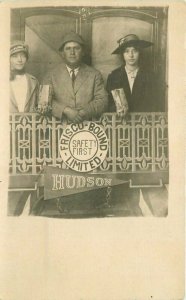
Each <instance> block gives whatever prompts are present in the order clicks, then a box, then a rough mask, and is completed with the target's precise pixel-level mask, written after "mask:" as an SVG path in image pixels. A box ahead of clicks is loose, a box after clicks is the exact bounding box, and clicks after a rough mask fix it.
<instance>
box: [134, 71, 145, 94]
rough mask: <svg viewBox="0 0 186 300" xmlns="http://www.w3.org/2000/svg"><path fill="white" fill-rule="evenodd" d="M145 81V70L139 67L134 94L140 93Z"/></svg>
mask: <svg viewBox="0 0 186 300" xmlns="http://www.w3.org/2000/svg"><path fill="white" fill-rule="evenodd" d="M143 83H144V75H143V71H142V70H140V69H139V71H138V73H137V76H136V78H135V81H134V85H133V89H132V95H133V96H134V95H135V94H138V92H139V91H143V89H142V88H141V86H142V85H143Z"/></svg>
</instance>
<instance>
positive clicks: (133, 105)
mask: <svg viewBox="0 0 186 300" xmlns="http://www.w3.org/2000/svg"><path fill="white" fill-rule="evenodd" d="M118 88H123V89H124V92H125V95H126V98H127V101H128V106H129V112H157V111H163V103H161V99H160V97H159V91H158V84H157V79H156V77H155V75H154V73H152V72H148V71H146V70H143V69H139V71H138V73H137V76H136V78H135V81H134V85H133V89H132V93H131V90H130V86H129V82H128V77H127V73H126V71H125V67H124V66H121V67H119V68H117V69H116V70H114V71H113V72H112V73H111V74H110V75H109V76H108V79H107V91H108V93H109V111H115V110H116V109H115V104H114V100H113V97H112V94H111V90H114V89H118Z"/></svg>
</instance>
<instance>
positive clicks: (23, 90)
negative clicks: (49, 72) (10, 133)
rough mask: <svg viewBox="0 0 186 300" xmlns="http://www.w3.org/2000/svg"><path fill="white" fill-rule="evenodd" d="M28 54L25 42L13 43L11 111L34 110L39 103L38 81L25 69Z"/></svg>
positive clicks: (11, 53) (11, 55) (11, 49)
mask: <svg viewBox="0 0 186 300" xmlns="http://www.w3.org/2000/svg"><path fill="white" fill-rule="evenodd" d="M28 56H29V53H28V46H27V45H25V43H24V42H22V41H16V42H13V43H12V44H11V46H10V106H9V108H10V113H15V112H32V111H34V110H35V106H36V104H37V98H38V90H39V84H38V81H37V79H36V78H35V77H34V76H32V75H30V74H28V73H26V71H25V66H26V62H27V60H28Z"/></svg>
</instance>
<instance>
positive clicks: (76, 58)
mask: <svg viewBox="0 0 186 300" xmlns="http://www.w3.org/2000/svg"><path fill="white" fill-rule="evenodd" d="M62 56H63V58H64V60H65V63H66V64H67V65H68V66H69V67H72V68H77V67H78V66H79V65H80V63H81V60H82V56H83V49H82V46H81V45H80V44H78V43H76V42H68V43H66V44H65V46H64V48H63V51H62Z"/></svg>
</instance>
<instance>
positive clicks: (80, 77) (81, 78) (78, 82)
mask: <svg viewBox="0 0 186 300" xmlns="http://www.w3.org/2000/svg"><path fill="white" fill-rule="evenodd" d="M88 76H89V72H88V70H87V67H86V66H85V65H81V67H80V69H79V72H78V73H77V76H76V79H75V82H74V93H75V94H76V93H77V91H78V90H79V88H80V87H81V86H82V85H83V84H84V83H85V81H86V80H87V78H88Z"/></svg>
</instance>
